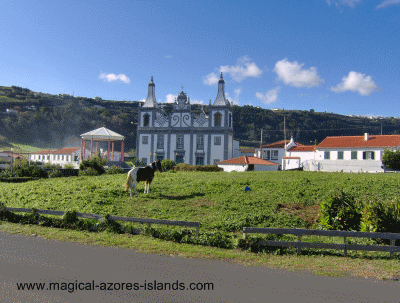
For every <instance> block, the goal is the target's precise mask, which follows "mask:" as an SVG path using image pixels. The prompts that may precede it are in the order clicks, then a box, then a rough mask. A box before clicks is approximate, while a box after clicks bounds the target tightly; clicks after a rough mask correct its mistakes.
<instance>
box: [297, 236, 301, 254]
mask: <svg viewBox="0 0 400 303" xmlns="http://www.w3.org/2000/svg"><path fill="white" fill-rule="evenodd" d="M297 241H298V242H301V235H297ZM297 253H298V254H300V253H301V248H300V247H298V248H297Z"/></svg>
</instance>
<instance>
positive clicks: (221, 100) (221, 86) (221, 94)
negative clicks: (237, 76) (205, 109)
mask: <svg viewBox="0 0 400 303" xmlns="http://www.w3.org/2000/svg"><path fill="white" fill-rule="evenodd" d="M213 105H214V106H230V104H229V101H228V100H227V99H226V97H225V81H224V78H223V77H222V72H221V77H220V79H219V81H218V94H217V97H216V98H215V101H214V104H213Z"/></svg>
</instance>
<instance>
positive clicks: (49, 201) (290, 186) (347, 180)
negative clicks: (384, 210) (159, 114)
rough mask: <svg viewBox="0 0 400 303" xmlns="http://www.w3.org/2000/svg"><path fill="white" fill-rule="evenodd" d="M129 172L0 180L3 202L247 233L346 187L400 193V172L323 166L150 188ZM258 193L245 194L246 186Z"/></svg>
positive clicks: (166, 176)
mask: <svg viewBox="0 0 400 303" xmlns="http://www.w3.org/2000/svg"><path fill="white" fill-rule="evenodd" d="M125 180H126V176H125V175H103V176H98V177H69V178H58V179H41V180H37V181H31V182H27V183H18V184H12V183H0V201H1V202H3V203H5V204H6V205H7V206H10V207H36V208H41V209H52V210H68V209H71V210H73V209H75V210H77V211H79V212H88V213H97V214H102V215H105V214H107V213H108V214H111V215H120V216H131V217H144V218H157V219H172V220H186V221H199V222H201V223H202V228H206V229H218V230H224V231H240V230H241V229H242V227H243V226H260V227H261V226H267V227H299V228H300V227H306V226H310V225H312V224H313V223H314V222H315V219H316V216H317V213H318V207H319V204H320V202H322V201H323V200H324V199H326V198H327V197H328V196H330V195H332V194H333V193H335V192H337V191H338V190H344V191H347V192H351V193H353V194H355V195H356V196H357V197H358V198H359V199H361V200H367V199H373V198H375V197H379V198H381V199H383V200H390V199H394V198H398V197H400V187H399V186H398V184H399V181H400V175H398V174H343V173H317V172H244V173H235V172H232V173H225V172H217V173H216V172H213V173H205V172H204V173H203V172H178V173H170V172H167V173H162V174H160V173H157V174H156V176H155V179H154V181H153V183H152V186H151V189H150V193H149V194H143V189H144V183H142V182H141V183H139V185H138V186H137V190H138V193H139V197H138V198H130V197H129V193H128V192H125V191H124V184H125ZM246 186H248V187H250V189H251V191H247V192H245V190H244V189H245V187H246Z"/></svg>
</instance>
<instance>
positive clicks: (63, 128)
mask: <svg viewBox="0 0 400 303" xmlns="http://www.w3.org/2000/svg"><path fill="white" fill-rule="evenodd" d="M138 105H139V102H137V101H130V102H127V101H109V100H94V99H91V98H85V97H72V96H60V95H50V94H45V93H36V92H32V91H30V90H29V89H26V88H21V87H17V86H12V87H4V86H0V113H1V114H0V146H2V147H7V148H9V147H11V146H12V145H14V146H15V144H27V145H29V146H33V147H36V148H47V147H49V146H50V147H52V148H60V147H64V146H78V145H79V135H80V134H82V133H85V132H87V131H90V130H93V129H95V128H98V127H101V126H105V127H107V128H110V129H112V130H113V131H115V132H117V133H120V134H122V135H124V136H125V138H126V139H125V143H126V150H133V149H135V148H136V146H135V142H136V129H137V109H138ZM32 106H34V107H32ZM172 106H173V105H172V104H164V107H163V109H164V110H165V113H166V114H168V113H171V111H172ZM203 107H204V110H205V111H206V112H207V111H208V106H207V105H205V106H203ZM7 108H10V109H14V110H17V111H18V113H19V114H18V115H8V114H4V112H5V110H6V109H7ZM201 108H202V107H201V106H200V105H197V104H193V105H192V112H193V113H194V114H195V115H197V114H199V113H200V112H201ZM232 110H233V117H234V120H233V128H234V135H235V139H237V140H239V141H240V145H241V146H249V147H257V146H259V144H260V141H259V140H260V134H261V129H263V142H264V143H271V142H275V141H279V140H282V139H283V128H284V126H283V118H284V117H286V131H287V138H288V139H289V138H290V136H293V137H294V140H295V141H296V142H299V143H302V144H313V143H314V142H315V140H317V141H318V142H321V141H322V140H323V139H325V138H326V137H327V136H342V135H346V136H350V135H363V134H364V133H365V132H368V133H371V134H376V133H380V130H381V125H382V129H383V132H384V134H396V133H400V119H397V118H382V119H379V120H378V119H376V120H375V119H368V118H366V117H348V116H344V115H338V114H333V113H321V112H315V111H313V110H312V111H304V110H303V111H302V110H279V111H272V110H268V109H262V108H257V107H253V106H248V105H246V106H243V107H241V106H233V108H232ZM132 126H133V127H132ZM10 141H12V142H15V143H10ZM25 150H26V149H25ZM28 151H36V150H28Z"/></svg>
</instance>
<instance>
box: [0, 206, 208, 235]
mask: <svg viewBox="0 0 400 303" xmlns="http://www.w3.org/2000/svg"><path fill="white" fill-rule="evenodd" d="M4 209H5V210H7V211H10V212H24V213H30V212H32V209H31V208H16V207H5V208H4ZM36 213H38V214H43V215H54V216H63V215H64V213H65V212H64V211H62V210H48V209H36ZM76 216H77V217H80V218H85V219H96V220H104V217H103V216H101V215H98V214H90V213H78V212H77V213H76ZM108 219H109V220H110V221H125V222H137V223H147V224H148V226H149V227H150V226H151V224H162V225H175V226H189V227H196V235H197V236H198V235H199V227H200V223H199V222H190V221H174V220H160V219H145V218H133V217H118V216H109V218H108Z"/></svg>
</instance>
